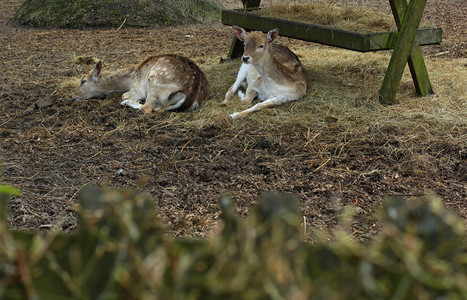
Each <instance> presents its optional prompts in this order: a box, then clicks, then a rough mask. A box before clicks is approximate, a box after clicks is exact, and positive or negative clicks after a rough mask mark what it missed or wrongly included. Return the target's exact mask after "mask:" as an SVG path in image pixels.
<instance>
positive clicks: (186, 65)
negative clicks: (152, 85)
mask: <svg viewBox="0 0 467 300" xmlns="http://www.w3.org/2000/svg"><path fill="white" fill-rule="evenodd" d="M136 74H137V75H138V77H139V78H138V80H141V81H142V82H144V81H146V80H152V81H157V82H158V84H160V85H167V86H168V85H170V86H171V87H172V88H171V90H170V93H171V94H170V95H167V96H168V98H171V96H172V95H175V94H178V93H183V94H184V95H185V96H186V97H185V101H184V103H183V104H182V105H181V106H179V107H177V108H176V109H174V110H171V111H176V112H181V111H187V110H190V109H191V108H193V105H195V106H196V105H197V106H201V105H202V103H203V102H204V101H205V99H206V98H207V97H208V95H209V84H208V81H207V79H206V76H205V75H204V73H203V71H202V70H201V69H200V68H199V67H198V66H197V65H196V64H195V63H194V62H193V61H191V60H190V59H188V58H186V57H183V56H178V55H172V54H167V55H158V56H151V57H148V58H147V59H146V60H144V61H143V62H141V63H140V64H139V65H138V67H137V68H136Z"/></svg>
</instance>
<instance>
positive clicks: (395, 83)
mask: <svg viewBox="0 0 467 300" xmlns="http://www.w3.org/2000/svg"><path fill="white" fill-rule="evenodd" d="M404 1H405V0H390V3H391V7H392V8H393V9H395V10H396V12H395V13H394V18H395V20H396V23H399V25H398V27H399V34H398V37H397V40H396V44H395V46H394V50H393V52H392V56H391V60H390V62H389V65H388V69H387V71H386V75H385V76H384V80H383V84H382V86H381V90H380V93H379V101H380V102H381V103H382V104H393V103H394V100H395V98H396V93H397V90H398V89H399V86H400V82H401V79H402V74H403V73H404V68H405V64H406V63H407V61H408V59H409V56H410V55H411V54H414V52H412V49H413V48H414V47H413V45H414V40H415V35H416V33H417V29H418V25H419V24H420V20H421V19H422V15H423V11H424V9H425V4H426V1H427V0H410V3H409V5H408V7H407V8H406V9H403V6H404V5H403V2H404ZM402 10H403V11H402ZM400 16H402V18H400ZM398 19H399V22H398V21H397V20H398ZM414 51H415V52H416V51H417V50H416V49H415V50H414ZM415 54H416V53H415ZM420 55H421V54H420ZM413 58H414V57H412V59H411V60H412V67H413V70H414V71H413V72H414V73H415V74H416V75H417V74H423V73H422V72H419V70H420V69H422V67H423V66H424V63H423V66H422V64H420V59H419V58H416V59H413ZM421 60H422V61H423V58H422V59H421ZM424 69H425V73H426V67H425V68H424ZM414 73H413V74H414ZM420 79H421V80H420ZM424 79H425V80H424ZM424 79H423V78H419V77H417V76H415V78H414V83H415V85H416V86H417V84H418V83H417V82H421V81H423V82H425V83H426V79H428V74H426V78H424ZM418 88H420V86H418V87H417V89H418ZM425 89H426V86H425ZM429 90H431V86H430V88H429ZM420 92H422V91H421V89H420ZM431 92H432V90H431Z"/></svg>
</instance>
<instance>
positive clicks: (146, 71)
mask: <svg viewBox="0 0 467 300" xmlns="http://www.w3.org/2000/svg"><path fill="white" fill-rule="evenodd" d="M110 93H124V94H123V95H122V99H123V101H122V102H121V105H123V106H129V107H132V108H136V109H140V110H142V111H143V112H145V113H149V112H151V111H152V110H153V109H154V108H155V109H157V110H165V111H176V112H181V111H192V110H195V109H197V108H198V107H199V106H201V105H202V103H203V102H204V101H205V100H206V98H207V97H208V94H209V87H208V81H207V79H206V76H205V75H204V73H203V72H202V71H201V70H200V68H199V67H198V66H197V65H196V64H195V63H194V62H192V61H191V60H189V59H188V58H185V57H182V56H177V55H159V56H151V57H148V58H147V59H146V60H144V61H143V62H141V63H140V64H139V65H136V66H132V67H130V68H127V69H121V70H117V71H114V72H105V71H102V62H101V61H99V62H98V63H97V64H96V65H95V66H94V69H93V70H92V71H91V72H89V74H88V75H87V76H85V77H84V78H83V79H82V80H81V85H80V87H79V88H78V90H77V91H76V93H75V95H74V96H73V100H80V99H83V98H84V99H89V98H96V97H100V96H104V95H107V94H110ZM142 101H145V103H144V104H141V103H140V102H142Z"/></svg>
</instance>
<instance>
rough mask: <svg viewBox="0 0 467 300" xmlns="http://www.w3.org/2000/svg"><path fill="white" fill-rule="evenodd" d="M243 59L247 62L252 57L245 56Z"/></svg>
mask: <svg viewBox="0 0 467 300" xmlns="http://www.w3.org/2000/svg"><path fill="white" fill-rule="evenodd" d="M242 60H243V62H245V63H246V62H248V61H249V60H250V57H249V56H243V57H242Z"/></svg>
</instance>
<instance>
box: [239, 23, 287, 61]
mask: <svg viewBox="0 0 467 300" xmlns="http://www.w3.org/2000/svg"><path fill="white" fill-rule="evenodd" d="M232 29H233V31H234V33H235V35H236V36H237V38H238V39H239V40H240V41H242V42H243V45H244V50H243V56H242V61H243V63H245V64H249V63H251V64H253V65H258V64H261V62H262V60H263V58H264V56H265V55H267V54H268V53H269V52H268V51H269V45H270V44H271V43H273V42H274V41H275V40H276V38H277V37H278V36H279V29H273V30H271V31H269V32H268V33H267V34H264V33H262V32H260V31H253V32H250V33H246V31H245V29H243V28H241V27H238V26H235V25H234V26H232Z"/></svg>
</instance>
